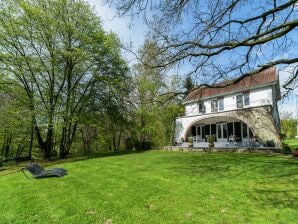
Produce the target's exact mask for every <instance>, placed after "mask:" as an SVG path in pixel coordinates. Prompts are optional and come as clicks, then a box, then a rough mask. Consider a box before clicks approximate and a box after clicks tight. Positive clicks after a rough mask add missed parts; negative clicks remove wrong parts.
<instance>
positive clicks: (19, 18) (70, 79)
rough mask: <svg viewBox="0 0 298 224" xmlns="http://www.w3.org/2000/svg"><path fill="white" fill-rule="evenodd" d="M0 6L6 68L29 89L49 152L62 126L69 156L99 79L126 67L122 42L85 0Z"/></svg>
mask: <svg viewBox="0 0 298 224" xmlns="http://www.w3.org/2000/svg"><path fill="white" fill-rule="evenodd" d="M0 6H1V9H0V31H1V34H0V51H1V55H0V56H1V59H2V60H1V62H0V63H1V69H3V70H4V71H6V74H7V75H8V76H11V77H14V79H15V80H16V81H17V82H18V83H19V85H21V86H22V87H23V88H24V90H25V91H26V94H27V97H28V100H29V102H30V103H29V104H30V110H31V116H32V120H33V122H34V126H35V131H36V136H37V140H38V144H39V146H40V148H41V150H42V152H43V154H44V157H45V158H50V157H51V152H52V150H53V148H54V144H56V143H55V142H54V139H55V138H54V136H55V132H56V133H57V132H59V131H58V130H57V128H59V127H60V128H61V131H60V132H59V134H60V141H59V142H60V144H59V145H60V147H59V151H60V156H61V157H62V158H64V157H66V155H67V154H68V153H69V150H70V147H71V145H72V142H73V139H74V136H75V134H76V130H77V125H78V122H79V121H80V116H81V114H82V113H83V110H84V108H85V105H86V104H87V103H88V100H89V99H90V98H91V97H92V94H93V92H94V88H95V85H96V83H97V82H102V80H109V78H110V77H113V76H117V75H118V76H119V75H123V73H125V72H126V71H127V69H126V65H125V62H124V61H123V59H122V58H121V56H120V50H119V41H118V39H117V38H116V36H115V35H114V34H107V33H106V32H104V30H103V29H102V26H101V22H100V19H99V18H98V17H97V16H96V15H95V13H94V12H93V11H92V9H91V8H90V6H89V5H88V4H86V3H85V2H84V1H82V0H16V1H12V0H5V1H4V0H3V1H0ZM55 122H58V123H59V124H58V125H55ZM55 127H57V128H56V130H55ZM44 133H45V134H44Z"/></svg>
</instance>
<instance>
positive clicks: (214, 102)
mask: <svg viewBox="0 0 298 224" xmlns="http://www.w3.org/2000/svg"><path fill="white" fill-rule="evenodd" d="M217 110H218V109H217V100H211V112H217Z"/></svg>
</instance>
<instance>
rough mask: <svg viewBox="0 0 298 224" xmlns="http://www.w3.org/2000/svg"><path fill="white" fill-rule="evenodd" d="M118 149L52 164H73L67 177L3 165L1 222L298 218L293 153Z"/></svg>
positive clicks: (276, 220) (277, 220)
mask: <svg viewBox="0 0 298 224" xmlns="http://www.w3.org/2000/svg"><path fill="white" fill-rule="evenodd" d="M114 155H115V156H112V155H111V156H107V155H106V156H104V157H101V158H93V159H90V160H82V161H76V162H67V163H62V164H59V165H58V164H56V165H54V166H51V167H62V168H66V169H67V170H68V173H69V175H68V176H65V177H63V178H60V179H56V178H54V179H53V178H49V179H43V180H30V181H28V180H27V179H26V178H25V177H24V176H23V174H22V173H21V172H14V173H12V174H9V175H2V172H3V171H1V173H0V195H1V200H0V207H1V208H2V209H1V210H0V215H1V222H3V223H27V224H30V223H44V224H46V223H73V224H76V223H104V222H106V221H107V220H108V219H111V221H110V222H112V223H122V224H126V223H128V224H131V223H144V224H145V223H193V224H195V223H228V224H232V223H237V224H242V223H243V224H246V223H287V224H294V223H297V181H298V180H297V172H296V167H297V162H298V161H297V160H293V159H292V158H288V157H284V156H275V155H270V156H268V155H260V154H253V153H252V154H237V153H181V152H161V151H148V152H144V153H129V154H127V155H121V154H119V153H116V154H114ZM51 167H47V168H51ZM45 186H46V187H45ZM140 189H141V190H140ZM277 189H278V190H277ZM45 199H46V200H45ZM74 202H75V203H74Z"/></svg>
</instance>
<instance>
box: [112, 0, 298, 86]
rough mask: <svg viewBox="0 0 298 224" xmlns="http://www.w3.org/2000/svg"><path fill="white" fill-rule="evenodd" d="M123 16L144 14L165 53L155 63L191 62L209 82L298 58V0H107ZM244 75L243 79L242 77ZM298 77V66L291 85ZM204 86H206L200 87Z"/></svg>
mask: <svg viewBox="0 0 298 224" xmlns="http://www.w3.org/2000/svg"><path fill="white" fill-rule="evenodd" d="M107 2H109V3H113V4H115V5H116V8H117V9H118V12H119V15H120V16H122V15H127V14H131V15H135V14H143V15H144V17H145V18H146V19H145V21H146V22H147V24H148V26H149V27H150V29H151V33H153V34H152V35H151V37H152V38H153V39H154V40H155V41H156V43H157V44H158V49H159V54H162V55H163V56H164V60H163V61H162V62H161V63H160V62H159V63H157V62H156V61H153V63H150V65H151V66H153V67H159V68H168V67H171V66H173V65H177V64H184V63H187V64H189V67H191V69H190V72H189V74H191V75H193V76H194V77H195V78H196V79H197V80H198V81H200V82H201V83H204V84H205V85H208V84H210V83H211V84H212V83H214V82H216V81H218V80H225V79H228V78H231V77H235V76H236V77H238V78H237V79H234V80H233V82H229V83H228V84H227V83H225V84H224V85H231V84H233V83H236V82H238V81H239V80H241V78H242V77H243V76H247V75H250V74H252V73H256V72H259V71H262V70H264V69H266V68H269V67H272V66H275V65H289V64H293V65H295V63H297V62H298V54H297V52H296V51H295V50H294V49H296V48H297V29H296V27H297V25H298V19H297V1H296V0H289V1H286V0H280V1H277V0H264V1H255V0H249V1H246V0H216V1H214V0H165V1H161V0H159V1H148V0H116V1H115V0H107ZM239 76H241V77H239ZM297 76H298V70H297V69H296V70H295V69H294V71H293V73H292V78H291V79H289V82H286V84H285V86H284V87H285V88H287V87H288V86H289V85H290V84H291V82H292V81H293V80H295V79H296V78H297ZM198 87H200V86H198Z"/></svg>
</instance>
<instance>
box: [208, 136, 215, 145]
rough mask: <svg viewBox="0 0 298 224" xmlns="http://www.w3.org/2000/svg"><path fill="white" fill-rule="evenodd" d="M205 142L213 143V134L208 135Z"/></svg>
mask: <svg viewBox="0 0 298 224" xmlns="http://www.w3.org/2000/svg"><path fill="white" fill-rule="evenodd" d="M207 142H208V143H210V144H214V142H215V136H214V135H208V137H207Z"/></svg>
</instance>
